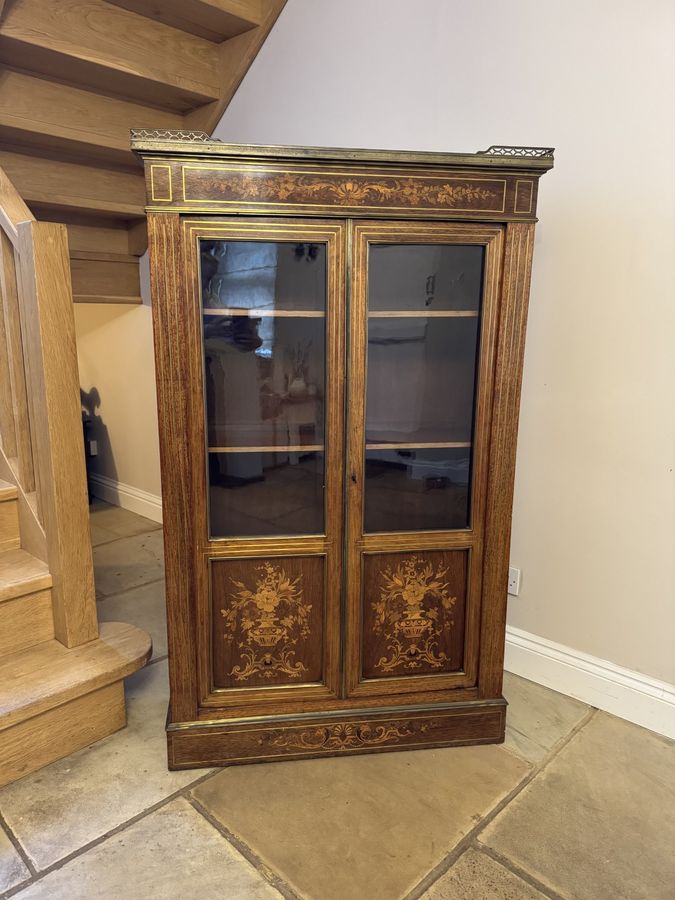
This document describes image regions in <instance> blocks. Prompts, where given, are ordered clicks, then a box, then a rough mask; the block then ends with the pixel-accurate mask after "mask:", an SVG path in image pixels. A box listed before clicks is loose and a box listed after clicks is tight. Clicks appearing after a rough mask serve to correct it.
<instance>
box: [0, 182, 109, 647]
mask: <svg viewBox="0 0 675 900" xmlns="http://www.w3.org/2000/svg"><path fill="white" fill-rule="evenodd" d="M0 298H1V304H2V309H1V310H0V313H1V314H0V441H1V443H2V454H1V458H0V469H2V470H3V471H4V472H5V473H7V472H10V473H11V475H13V478H12V480H13V481H14V482H15V483H16V484H17V487H18V489H19V495H20V500H22V504H20V515H23V516H24V519H26V518H28V519H30V517H31V516H32V517H33V518H34V522H33V523H32V527H33V531H34V533H35V529H38V531H41V532H42V533H43V535H44V540H42V541H41V540H40V535H39V534H38V536H37V539H36V542H35V545H34V546H31V548H30V550H31V552H32V553H34V555H40V556H43V558H44V560H45V562H46V563H47V565H48V566H49V570H50V573H51V575H52V582H53V585H52V605H53V610H54V631H55V637H56V638H57V639H58V640H60V641H61V643H63V644H64V645H65V646H66V647H75V646H78V645H80V644H83V643H86V642H88V641H91V640H94V639H95V638H97V637H98V624H97V617H96V595H95V589H94V569H93V561H92V552H91V541H90V537H89V510H88V497H87V479H86V468H85V461H84V444H83V439H82V417H81V407H80V393H79V389H80V385H79V374H78V366H77V351H76V344H75V317H74V313H73V297H72V285H71V276H70V262H69V254H68V237H67V231H66V227H65V226H64V225H59V224H56V223H53V222H39V221H37V220H36V219H35V218H34V216H33V215H32V214H31V212H30V210H29V209H28V207H27V206H26V204H25V203H24V201H23V200H22V198H21V197H20V195H19V193H18V192H17V190H16V189H15V187H14V186H13V184H12V182H11V181H10V179H9V178H8V177H7V174H6V173H5V172H4V171H3V170H2V169H1V168H0ZM0 477H2V473H0ZM28 524H29V526H30V525H31V523H28ZM27 530H28V531H30V527H29V528H28V529H27ZM23 534H24V530H23V529H22V538H23ZM40 547H43V548H44V553H43V554H41V553H40V552H39V551H40Z"/></svg>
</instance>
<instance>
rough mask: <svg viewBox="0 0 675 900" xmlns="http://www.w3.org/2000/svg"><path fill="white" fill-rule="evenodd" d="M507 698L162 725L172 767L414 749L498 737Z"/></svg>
mask: <svg viewBox="0 0 675 900" xmlns="http://www.w3.org/2000/svg"><path fill="white" fill-rule="evenodd" d="M505 726H506V701H505V700H504V699H503V698H500V699H499V700H486V701H478V702H475V703H456V704H454V705H452V706H446V707H427V708H425V709H420V708H419V707H418V708H416V709H415V710H412V709H410V708H407V707H403V708H399V709H390V710H386V711H378V712H373V711H372V710H369V711H367V712H362V713H359V711H358V710H356V711H355V710H352V711H351V712H350V713H349V714H342V713H340V714H337V715H336V714H335V713H333V714H327V713H326V714H323V715H311V716H298V717H296V718H293V719H287V718H285V719H283V720H279V719H278V718H277V719H275V718H272V717H270V718H269V719H257V720H255V721H252V720H250V719H248V720H241V719H240V720H236V721H232V722H222V721H221V722H213V723H204V722H184V723H174V724H171V723H170V724H169V725H168V726H167V743H168V757H169V768H170V769H190V768H196V767H201V766H225V765H235V764H241V763H255V762H273V761H275V760H284V759H306V758H312V757H321V756H342V755H352V754H354V753H379V752H382V751H394V750H419V749H423V748H429V747H451V746H459V745H462V744H499V743H502V741H503V740H504V730H505Z"/></svg>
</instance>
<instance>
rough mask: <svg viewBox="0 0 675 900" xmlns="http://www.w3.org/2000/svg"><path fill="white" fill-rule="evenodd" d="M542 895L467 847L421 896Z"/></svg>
mask: <svg viewBox="0 0 675 900" xmlns="http://www.w3.org/2000/svg"><path fill="white" fill-rule="evenodd" d="M22 896H23V895H22ZM544 896H545V895H544V894H542V893H541V891H538V890H537V889H536V888H533V887H532V886H531V885H529V884H528V883H527V882H525V881H523V880H522V878H519V877H518V876H517V875H514V874H513V872H509V870H508V869H505V868H504V866H501V865H500V864H499V863H498V862H495V861H494V860H493V859H491V858H490V857H489V856H487V855H486V854H485V853H481V852H479V851H477V850H471V849H469V850H467V851H466V853H463V854H462V855H461V856H460V858H459V859H458V860H457V862H456V863H455V864H454V866H453V867H452V868H451V869H450V870H449V871H448V872H446V874H445V875H443V877H442V878H439V879H438V881H436V882H434V884H432V885H431V887H430V888H429V890H428V891H426V892H425V893H424V894H423V895H422V900H541V898H542V897H544Z"/></svg>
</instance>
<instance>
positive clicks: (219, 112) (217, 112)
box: [183, 0, 286, 134]
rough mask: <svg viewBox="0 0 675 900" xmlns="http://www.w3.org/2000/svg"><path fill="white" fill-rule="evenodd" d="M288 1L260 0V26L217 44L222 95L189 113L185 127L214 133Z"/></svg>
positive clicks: (187, 113)
mask: <svg viewBox="0 0 675 900" xmlns="http://www.w3.org/2000/svg"><path fill="white" fill-rule="evenodd" d="M285 3H286V0H260V6H261V12H262V17H261V22H260V25H258V27H257V28H252V29H251V30H250V31H246V32H244V33H243V34H238V35H237V36H236V37H233V38H230V39H229V40H227V41H224V42H223V43H222V44H218V45H217V47H216V49H217V50H218V63H217V65H218V70H217V71H218V83H219V84H220V98H219V99H218V100H217V101H214V102H213V103H209V104H207V105H205V106H201V107H197V108H196V109H193V110H191V111H190V112H186V114H185V120H184V122H185V124H184V125H183V127H184V128H190V129H194V130H195V131H206V132H207V133H208V134H211V132H212V131H213V129H214V128H215V127H216V125H217V124H218V122H220V120H221V118H222V116H223V113H224V112H225V110H226V109H227V106H228V104H229V102H230V100H231V99H232V97H233V95H234V92H235V91H236V90H237V88H238V87H239V85H240V83H241V80H242V78H243V77H244V75H245V74H246V72H247V71H248V69H249V67H250V65H251V63H252V62H253V60H254V59H255V58H256V56H257V54H258V51H259V50H260V48H261V47H262V45H263V43H264V41H265V38H266V37H267V35H268V34H269V32H270V29H271V28H272V26H273V25H274V23H275V22H276V20H277V18H278V16H279V13H280V12H281V10H282V9H283V8H284V5H285Z"/></svg>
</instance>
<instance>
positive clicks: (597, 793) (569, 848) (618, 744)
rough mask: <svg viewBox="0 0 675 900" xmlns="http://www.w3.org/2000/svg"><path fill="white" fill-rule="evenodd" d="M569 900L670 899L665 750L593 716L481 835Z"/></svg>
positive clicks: (673, 837) (671, 816) (672, 801)
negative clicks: (605, 899) (569, 898)
mask: <svg viewBox="0 0 675 900" xmlns="http://www.w3.org/2000/svg"><path fill="white" fill-rule="evenodd" d="M481 841H482V842H484V843H486V844H488V845H489V846H490V847H493V848H494V849H495V850H497V851H499V853H501V854H503V855H505V856H507V857H509V858H510V859H512V860H513V861H514V862H515V863H517V864H518V866H520V867H521V868H523V869H525V870H526V871H528V872H530V873H531V874H532V875H534V877H535V878H537V879H538V880H539V881H541V882H543V883H545V884H548V885H549V886H550V887H552V888H553V889H554V890H556V891H558V893H560V894H562V895H564V896H565V897H574V898H576V900H600V898H602V900H604V898H607V897H611V898H612V900H672V898H673V886H674V885H675V854H674V853H673V847H675V744H674V743H673V742H671V741H668V740H667V739H666V738H662V737H660V736H659V735H656V734H653V733H652V732H649V731H646V730H645V729H643V728H639V727H638V726H636V725H631V724H630V723H628V722H624V721H622V720H621V719H617V718H614V717H613V716H610V715H607V714H605V713H597V714H596V715H595V716H594V718H593V719H592V720H591V721H590V722H589V723H588V725H586V726H584V728H582V729H581V730H580V731H579V732H578V733H577V734H576V735H575V736H574V737H573V738H572V740H571V741H570V742H569V744H567V746H565V747H563V749H562V750H561V751H560V753H559V754H558V755H557V756H556V757H555V758H554V759H553V760H552V761H551V763H550V764H549V765H548V766H547V767H546V768H545V769H544V770H543V772H542V773H541V774H539V775H538V776H537V777H536V778H535V779H534V780H533V781H532V782H531V784H530V785H528V787H527V788H526V789H525V790H524V791H523V792H522V793H521V794H520V795H519V796H517V797H516V798H515V799H514V800H513V801H512V802H511V803H510V804H509V806H507V807H506V809H505V810H504V811H503V812H502V813H501V814H500V815H499V816H498V817H497V818H496V819H495V821H494V822H492V823H491V824H490V825H489V826H488V828H487V829H486V831H485V832H484V833H483V834H482V835H481Z"/></svg>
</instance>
